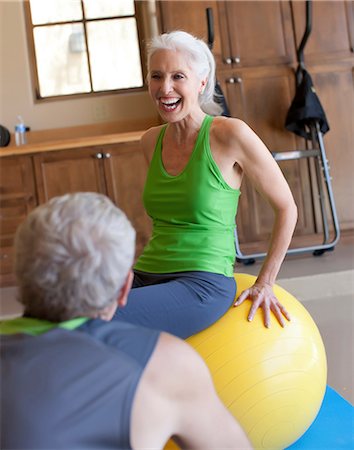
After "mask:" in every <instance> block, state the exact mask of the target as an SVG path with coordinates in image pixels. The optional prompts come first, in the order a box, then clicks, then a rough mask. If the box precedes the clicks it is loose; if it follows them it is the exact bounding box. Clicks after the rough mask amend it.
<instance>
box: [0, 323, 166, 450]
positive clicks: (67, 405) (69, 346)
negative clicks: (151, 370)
mask: <svg viewBox="0 0 354 450" xmlns="http://www.w3.org/2000/svg"><path fill="white" fill-rule="evenodd" d="M22 320H23V319H22ZM158 337H159V332H155V331H151V330H145V329H142V328H136V327H135V326H132V325H130V324H126V323H120V322H116V323H113V322H111V323H107V322H104V321H101V320H90V321H88V322H86V323H85V324H83V325H81V326H80V327H79V328H77V329H75V330H73V331H70V330H65V329H61V328H54V329H52V330H51V331H48V332H45V333H43V334H40V335H38V336H31V335H28V334H12V335H5V336H2V337H1V347H2V356H1V391H2V392H1V411H2V418H1V448H6V449H12V448H21V449H24V448H33V449H34V448H35V449H48V448H53V449H54V448H55V449H59V448H66V449H67V448H73V449H74V448H75V449H88V448H91V449H94V448H96V449H98V448H99V449H110V448H115V449H117V448H120V449H129V448H131V445H130V420H131V409H132V404H133V400H134V396H135V391H136V388H137V385H138V383H139V380H140V378H141V375H142V373H143V370H144V368H145V365H146V364H147V362H148V360H149V358H150V356H151V354H152V352H153V351H154V348H155V346H156V343H157V340H158Z"/></svg>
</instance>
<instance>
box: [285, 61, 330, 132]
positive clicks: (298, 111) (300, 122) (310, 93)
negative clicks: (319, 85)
mask: <svg viewBox="0 0 354 450" xmlns="http://www.w3.org/2000/svg"><path fill="white" fill-rule="evenodd" d="M298 71H299V72H300V73H297V75H300V76H302V79H301V81H300V83H299V85H298V86H297V88H296V93H295V97H294V99H293V101H292V103H291V106H290V108H289V111H288V114H287V116H286V120H285V128H286V129H287V130H289V131H292V132H293V133H295V134H297V135H299V136H302V137H304V138H305V139H310V136H309V134H308V132H307V130H306V125H307V126H309V125H310V124H311V123H312V122H314V121H317V122H318V123H319V126H320V130H321V132H322V133H323V134H325V133H327V131H328V130H329V125H328V121H327V118H326V114H325V112H324V110H323V108H322V105H321V103H320V100H319V98H318V96H317V94H316V90H315V88H314V86H313V83H312V79H311V76H310V74H309V73H308V72H307V71H306V70H305V69H304V68H301V69H298Z"/></svg>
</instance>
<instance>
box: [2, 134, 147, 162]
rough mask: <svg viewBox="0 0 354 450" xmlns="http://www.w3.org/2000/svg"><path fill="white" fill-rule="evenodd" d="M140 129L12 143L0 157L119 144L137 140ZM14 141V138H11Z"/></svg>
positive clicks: (139, 136)
mask: <svg viewBox="0 0 354 450" xmlns="http://www.w3.org/2000/svg"><path fill="white" fill-rule="evenodd" d="M143 133H144V130H142V131H130V132H127V133H114V134H103V135H97V136H87V137H76V138H68V139H60V140H58V139H57V140H48V141H44V142H36V143H29V144H26V145H21V146H19V147H17V146H16V145H14V144H13V143H12V144H11V145H9V146H8V147H1V148H0V157H4V156H15V155H28V154H33V153H41V152H48V151H58V150H67V149H71V148H80V147H81V148H82V147H92V146H98V145H110V144H120V143H123V142H134V141H136V142H137V141H139V140H140V138H141V136H142V135H143ZM12 142H14V139H12Z"/></svg>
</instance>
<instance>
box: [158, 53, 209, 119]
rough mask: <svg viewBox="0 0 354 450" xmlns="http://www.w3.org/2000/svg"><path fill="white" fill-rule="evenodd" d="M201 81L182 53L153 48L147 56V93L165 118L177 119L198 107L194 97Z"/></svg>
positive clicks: (196, 96) (201, 86) (197, 93)
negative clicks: (153, 50)
mask: <svg viewBox="0 0 354 450" xmlns="http://www.w3.org/2000/svg"><path fill="white" fill-rule="evenodd" d="M204 84H205V82H204V81H203V80H200V78H198V76H197V75H196V73H195V71H194V70H193V68H192V67H191V64H190V63H189V61H188V59H187V58H186V56H185V55H184V54H183V53H182V52H180V51H178V50H177V51H174V50H157V51H156V52H155V53H154V54H153V55H152V56H151V58H150V71H149V93H150V95H151V98H152V99H153V101H154V102H155V105H156V107H157V109H158V111H159V113H160V115H161V117H162V119H164V120H165V121H167V122H177V121H179V120H181V119H183V118H185V117H186V116H187V115H189V114H191V113H192V112H193V111H194V110H196V109H197V110H200V106H199V101H198V97H199V93H200V92H201V90H202V89H203V87H204Z"/></svg>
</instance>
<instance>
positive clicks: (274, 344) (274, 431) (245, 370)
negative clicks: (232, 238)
mask: <svg viewBox="0 0 354 450" xmlns="http://www.w3.org/2000/svg"><path fill="white" fill-rule="evenodd" d="M255 278H256V277H254V276H252V275H247V274H236V275H235V279H236V282H237V296H238V295H239V294H240V293H241V292H242V291H243V290H245V289H247V288H249V287H250V286H251V285H252V284H253V283H254V281H255ZM274 293H275V295H276V296H277V298H278V299H279V301H280V302H281V303H282V304H283V305H284V306H285V308H286V309H287V311H288V312H289V314H290V315H291V321H290V322H287V323H286V325H285V327H284V328H282V327H281V326H280V325H279V324H278V322H277V320H276V319H275V317H272V323H271V327H270V328H265V327H264V325H263V315H262V311H261V310H260V309H259V310H258V311H257V313H256V316H255V317H254V319H253V321H252V322H251V323H250V322H248V321H247V315H248V312H249V309H250V305H251V302H250V301H245V302H244V303H243V304H241V305H240V306H238V307H236V308H233V307H232V308H230V310H229V311H228V312H227V313H226V314H225V315H224V316H223V317H222V318H221V319H220V320H218V321H217V322H216V323H214V324H213V325H212V326H210V327H209V328H207V329H205V330H203V331H201V332H200V333H197V334H195V335H194V336H191V337H190V338H188V339H187V342H189V344H190V345H191V346H192V347H194V349H195V350H196V351H197V352H198V353H199V354H200V355H201V356H202V358H203V359H204V361H205V362H206V364H207V366H208V367H209V370H210V372H211V374H212V377H213V380H214V384H215V387H216V390H217V392H218V394H219V396H220V398H221V400H222V401H223V402H224V404H225V405H226V406H227V408H228V409H229V410H230V412H231V413H232V414H233V415H234V417H235V418H236V419H237V420H238V421H239V423H240V424H241V425H242V427H243V428H244V430H245V431H246V433H247V435H248V437H249V439H250V441H251V443H252V444H253V446H254V448H256V449H268V450H270V449H272V450H276V449H284V448H286V447H288V446H289V445H291V444H292V443H294V442H295V441H296V440H297V439H299V438H300V436H302V435H303V434H304V433H305V431H306V430H307V429H308V428H309V426H310V425H311V423H312V422H313V420H314V419H315V417H316V415H317V413H318V411H319V409H320V407H321V404H322V400H323V397H324V393H325V389H326V383H327V362H326V354H325V349H324V345H323V342H322V339H321V335H320V333H319V331H318V328H317V326H316V324H315V323H314V321H313V319H312V318H311V316H310V314H309V313H308V312H307V310H306V309H305V308H304V306H303V305H302V304H301V303H300V302H299V301H298V300H296V298H295V297H293V296H292V295H291V294H289V293H288V292H287V291H285V290H284V289H283V288H281V287H280V286H277V285H275V286H274ZM166 448H172V447H171V443H169V444H168V445H167V447H166ZM174 448H176V447H174Z"/></svg>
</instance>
